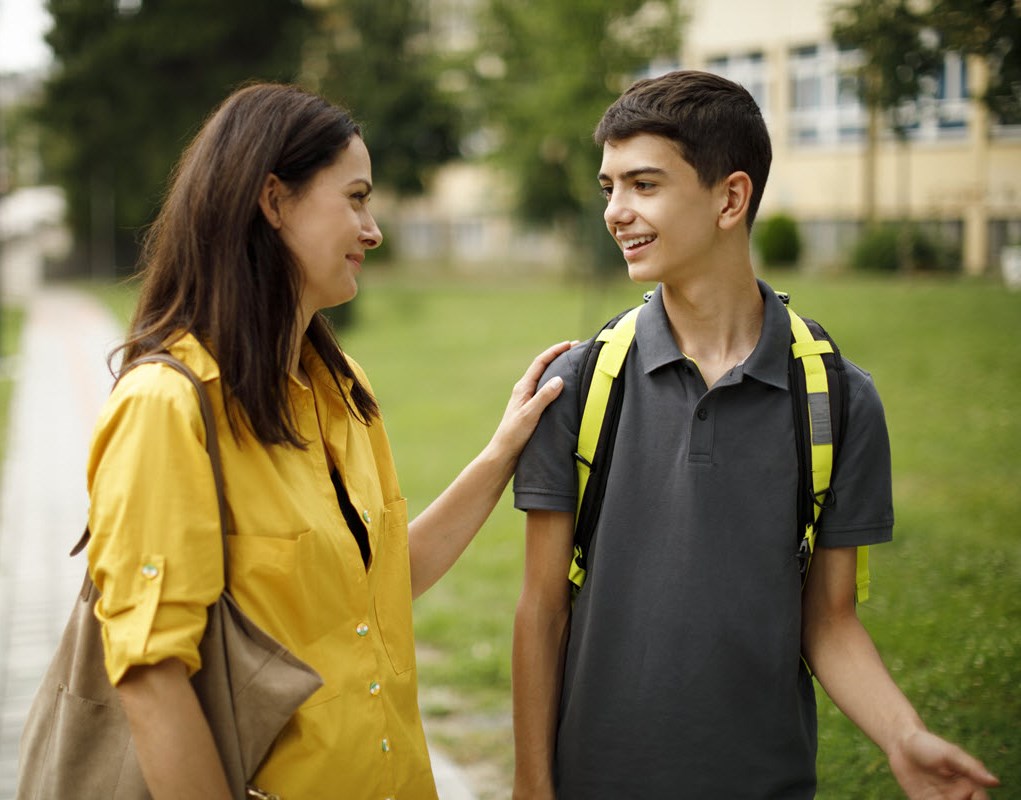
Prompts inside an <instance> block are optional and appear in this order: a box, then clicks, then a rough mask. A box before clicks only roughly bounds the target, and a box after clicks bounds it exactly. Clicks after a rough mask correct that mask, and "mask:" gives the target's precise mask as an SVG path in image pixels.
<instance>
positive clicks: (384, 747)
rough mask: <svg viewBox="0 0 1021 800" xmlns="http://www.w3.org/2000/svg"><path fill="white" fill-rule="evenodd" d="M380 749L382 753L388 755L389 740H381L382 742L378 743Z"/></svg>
mask: <svg viewBox="0 0 1021 800" xmlns="http://www.w3.org/2000/svg"><path fill="white" fill-rule="evenodd" d="M380 749H381V750H382V751H383V752H384V753H389V752H390V740H389V739H384V740H383V741H382V742H381V743H380Z"/></svg>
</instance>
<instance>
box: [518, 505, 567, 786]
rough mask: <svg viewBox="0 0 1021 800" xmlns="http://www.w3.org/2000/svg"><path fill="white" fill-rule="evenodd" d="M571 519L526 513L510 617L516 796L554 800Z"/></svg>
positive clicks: (560, 514) (554, 514)
mask: <svg viewBox="0 0 1021 800" xmlns="http://www.w3.org/2000/svg"><path fill="white" fill-rule="evenodd" d="M573 549H574V515H573V514H571V513H567V512H562V511H529V512H528V517H527V522H526V523H525V578H524V584H523V586H522V590H521V598H520V600H519V601H518V607H517V613H516V614H515V617H514V652H513V659H512V677H513V686H514V746H515V769H514V797H515V798H520V799H521V800H524V798H528V800H554V797H555V793H554V787H553V753H554V748H555V743H556V731H557V721H558V716H559V710H560V689H561V686H562V684H563V673H564V655H565V653H566V646H567V632H568V622H569V620H570V616H571V599H570V592H569V590H568V586H569V583H568V580H567V574H568V569H569V567H570V564H571V557H572V553H573Z"/></svg>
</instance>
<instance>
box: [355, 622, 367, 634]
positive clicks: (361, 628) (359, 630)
mask: <svg viewBox="0 0 1021 800" xmlns="http://www.w3.org/2000/svg"><path fill="white" fill-rule="evenodd" d="M368 632H369V626H368V625H366V624H365V623H364V622H363V623H362V624H361V625H359V626H358V627H357V628H355V633H357V634H358V635H359V636H365V635H367V634H368Z"/></svg>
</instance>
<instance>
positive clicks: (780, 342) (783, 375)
mask: <svg viewBox="0 0 1021 800" xmlns="http://www.w3.org/2000/svg"><path fill="white" fill-rule="evenodd" d="M758 284H759V292H760V293H761V294H762V298H763V318H762V333H761V334H760V336H759V341H758V343H757V344H756V345H755V349H754V350H753V351H752V354H751V355H750V356H748V358H747V359H746V360H745V363H744V367H743V371H744V374H745V375H747V376H749V377H752V378H755V379H756V380H759V381H762V382H763V383H767V384H770V385H771V386H776V387H777V388H780V389H786V388H787V351H788V350H789V348H790V337H791V326H790V322H789V317H788V315H787V309H786V308H785V306H784V304H783V302H782V301H781V300H780V298H778V297H777V296H776V293H775V292H774V291H773V290H772V289H770V288H769V286H768V285H767V284H766V283H765V282H764V281H761V280H760V281H758ZM635 339H636V341H637V343H638V350H639V352H640V353H641V359H642V369H644V370H645V373H646V374H647V375H648V374H649V373H651V372H653V371H655V370H657V369H660V368H661V367H664V366H666V365H667V364H672V363H674V362H676V361H683V360H684V359H685V355H684V354H683V353H682V352H681V351H680V349H679V348H678V347H677V342H676V341H674V337H673V334H672V333H671V332H670V321H669V320H668V319H667V315H666V309H665V308H664V307H663V286H662V284H661V285H659V286H657V287H656V289H655V291H653V293H652V296H651V297H650V298H649V302H648V303H646V305H645V308H644V309H642V312H641V313H640V314H639V315H638V320H637V322H636V323H635Z"/></svg>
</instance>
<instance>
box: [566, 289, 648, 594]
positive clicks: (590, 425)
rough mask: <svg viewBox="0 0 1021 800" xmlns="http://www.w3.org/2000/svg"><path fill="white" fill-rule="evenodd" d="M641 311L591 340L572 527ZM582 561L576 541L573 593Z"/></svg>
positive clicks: (571, 576) (582, 576)
mask: <svg viewBox="0 0 1021 800" xmlns="http://www.w3.org/2000/svg"><path fill="white" fill-rule="evenodd" d="M642 308H643V306H637V307H636V308H632V309H631V310H630V311H628V312H627V313H626V314H624V316H622V317H621V318H620V319H619V320H618V321H617V324H616V325H614V326H613V327H612V328H603V329H602V330H601V331H600V332H599V334H598V335H597V336H596V338H595V341H596V342H599V343H600V349H599V354H598V356H597V358H596V364H595V369H594V370H593V372H592V383H591V384H590V385H589V388H588V393H587V394H586V396H585V400H584V406H583V410H582V414H581V423H580V425H579V427H578V450H577V452H576V453H575V459H574V460H575V463H576V464H577V470H578V503H577V507H576V509H575V524H576V525H577V522H578V518H579V517H580V515H581V509H582V503H583V501H584V499H585V489H586V487H587V486H588V481H589V476H590V475H591V474H592V464H593V462H594V461H595V456H596V447H597V446H598V444H599V435H600V433H601V432H602V430H603V421H604V419H605V417H606V408H607V405H608V403H609V399H610V390H611V389H612V388H613V382H614V381H615V380H616V379H617V376H618V375H619V374H620V368H621V367H622V366H623V364H624V359H625V357H626V356H627V354H628V350H630V348H631V342H632V341H633V340H634V338H635V321H636V320H637V319H638V312H639V311H641V309H642ZM582 390H584V387H582ZM585 544H587V543H585ZM584 558H585V554H584V550H583V545H582V544H581V543H579V542H578V541H577V540H576V541H575V545H574V558H573V559H572V561H571V569H570V573H569V575H568V578H569V580H570V581H571V583H572V584H574V590H575V591H576V592H577V590H579V589H581V587H582V584H583V583H584V582H585V568H584V566H583V564H584Z"/></svg>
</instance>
